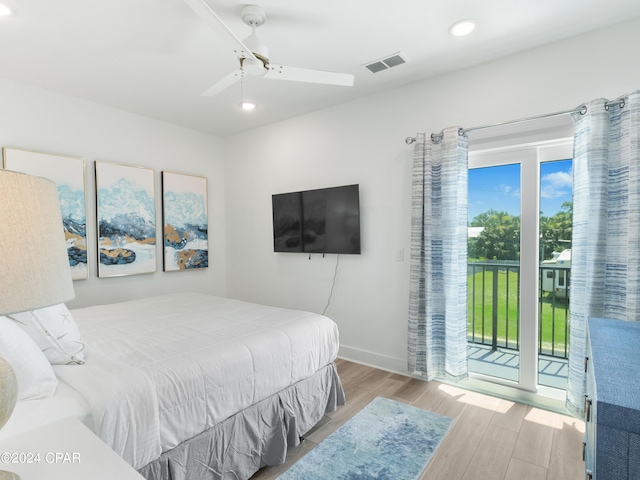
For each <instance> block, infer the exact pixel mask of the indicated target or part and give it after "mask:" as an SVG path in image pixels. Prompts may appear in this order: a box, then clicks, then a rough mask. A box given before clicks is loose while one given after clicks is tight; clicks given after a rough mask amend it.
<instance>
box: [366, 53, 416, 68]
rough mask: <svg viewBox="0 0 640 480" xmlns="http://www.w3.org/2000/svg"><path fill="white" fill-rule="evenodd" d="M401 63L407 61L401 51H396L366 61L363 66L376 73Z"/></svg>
mask: <svg viewBox="0 0 640 480" xmlns="http://www.w3.org/2000/svg"><path fill="white" fill-rule="evenodd" d="M403 63H407V58H406V57H405V56H404V55H403V54H402V53H401V52H397V53H394V54H392V55H389V56H388V57H385V58H382V59H380V60H376V61H374V62H370V63H366V64H365V65H364V66H365V67H367V68H368V69H369V70H370V71H371V72H372V73H378V72H382V71H383V70H388V69H390V68H393V67H397V66H398V65H402V64H403Z"/></svg>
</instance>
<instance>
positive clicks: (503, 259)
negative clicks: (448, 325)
mask: <svg viewBox="0 0 640 480" xmlns="http://www.w3.org/2000/svg"><path fill="white" fill-rule="evenodd" d="M468 247H469V249H468V250H469V259H468V265H469V266H468V281H469V299H468V328H467V338H468V341H469V370H470V371H473V372H477V373H482V374H485V375H491V376H494V377H499V378H504V379H507V380H513V381H518V378H519V343H518V342H519V318H520V295H519V291H520V165H519V164H512V165H501V166H495V167H485V168H475V169H470V170H469V229H468Z"/></svg>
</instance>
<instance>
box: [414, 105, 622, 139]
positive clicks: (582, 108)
mask: <svg viewBox="0 0 640 480" xmlns="http://www.w3.org/2000/svg"><path fill="white" fill-rule="evenodd" d="M624 104H625V100H624V99H617V100H613V101H611V102H607V103H605V108H606V109H607V110H609V108H610V107H613V106H615V105H620V108H622V107H624ZM571 113H579V114H580V115H584V114H586V113H587V106H586V105H581V106H580V107H578V108H574V109H572V110H563V111H561V112H554V113H546V114H544V115H534V116H533V117H526V118H519V119H518V120H510V121H508V122H500V123H491V124H489V125H480V126H478V127H470V128H460V129H459V130H458V135H464V134H465V133H468V132H471V131H473V130H482V129H485V128H491V127H502V126H504V125H513V124H515V123H522V122H528V121H530V120H540V119H542V118H551V117H558V116H560V115H569V114H571ZM439 136H441V134H437V133H436V134H434V133H432V134H431V138H432V139H434V137H436V138H437V137H439ZM404 141H405V143H406V144H407V145H411V144H412V143H414V142H415V141H416V137H407V138H405V140H404Z"/></svg>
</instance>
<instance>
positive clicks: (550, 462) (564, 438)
mask: <svg viewBox="0 0 640 480" xmlns="http://www.w3.org/2000/svg"><path fill="white" fill-rule="evenodd" d="M336 365H337V367H338V373H339V375H340V379H341V381H342V384H343V387H344V390H345V394H346V396H347V404H346V405H345V406H342V407H339V408H338V410H337V411H336V412H333V413H331V414H330V415H327V416H326V417H325V419H324V420H323V422H322V423H321V424H320V425H319V426H318V427H317V428H315V429H313V430H312V431H311V432H310V433H309V434H308V435H307V436H306V437H305V440H304V441H303V442H302V443H301V444H300V445H299V446H298V447H296V448H294V449H292V450H291V451H290V452H289V453H288V455H287V461H286V463H285V464H284V465H278V466H275V467H267V468H263V469H262V470H260V471H259V472H257V473H256V474H255V475H254V476H253V477H252V478H251V480H274V479H276V478H277V477H278V476H279V475H281V474H282V473H283V472H284V471H285V470H287V468H289V467H290V466H291V465H293V464H294V463H295V462H296V461H298V460H299V459H300V458H302V457H303V456H304V454H306V453H307V452H309V451H310V450H312V449H313V448H314V447H315V446H316V445H317V444H318V443H320V442H321V441H322V440H324V439H325V438H326V437H327V436H328V435H330V434H331V433H332V432H334V431H335V430H336V429H337V428H338V427H340V426H341V425H343V424H344V423H345V422H346V421H347V420H349V419H350V418H351V417H352V416H353V415H355V414H356V413H358V412H359V411H360V410H361V409H362V408H364V407H365V405H367V404H368V403H369V402H370V401H371V400H373V399H374V398H375V397H379V396H380V397H387V398H392V399H394V400H397V401H400V402H404V403H408V404H410V405H413V406H416V407H419V408H424V409H425V410H430V411H432V412H435V413H439V414H441V415H446V416H449V417H451V418H453V419H454V423H453V425H452V427H451V429H450V430H449V432H448V433H447V435H446V437H445V438H444V440H443V441H442V443H441V444H440V446H439V447H438V449H437V450H436V453H435V454H434V456H433V458H432V459H431V461H430V462H429V464H428V465H427V468H426V469H425V471H424V472H423V473H422V475H421V476H420V480H438V479H443V480H444V479H446V480H456V479H458V480H471V479H476V478H482V479H483V480H580V479H582V478H584V463H583V462H582V439H583V437H584V423H583V422H582V421H580V420H577V419H575V418H573V417H570V416H565V415H560V414H558V413H554V412H549V411H546V410H541V409H539V408H534V407H531V406H528V405H523V404H520V403H516V402H511V401H508V400H504V399H499V398H496V397H491V396H488V395H483V394H479V393H475V392H471V391H468V390H464V389H462V388H459V387H456V386H451V385H447V384H442V383H439V382H423V381H421V380H416V379H413V378H410V377H404V376H402V375H397V374H393V373H389V372H385V371H382V370H378V369H375V368H371V367H367V366H364V365H360V364H357V363H354V362H350V361H347V360H344V359H338V361H336ZM301 480H303V479H301Z"/></svg>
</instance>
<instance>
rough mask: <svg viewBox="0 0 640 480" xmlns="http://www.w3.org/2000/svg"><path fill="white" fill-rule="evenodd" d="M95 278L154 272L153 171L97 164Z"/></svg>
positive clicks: (114, 164)
mask: <svg viewBox="0 0 640 480" xmlns="http://www.w3.org/2000/svg"><path fill="white" fill-rule="evenodd" d="M96 211H97V215H96V216H97V218H96V223H97V229H98V277H114V276H121V275H135V274H139V273H153V272H155V271H156V213H155V183H154V171H153V169H151V168H145V167H134V166H129V165H120V164H116V163H108V162H99V161H97V162H96Z"/></svg>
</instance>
